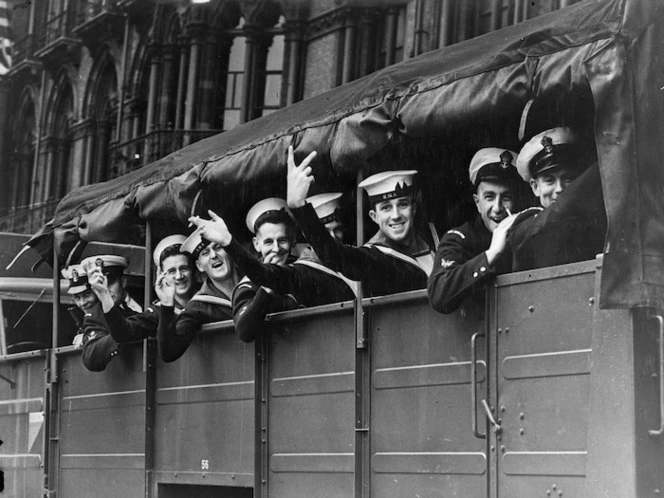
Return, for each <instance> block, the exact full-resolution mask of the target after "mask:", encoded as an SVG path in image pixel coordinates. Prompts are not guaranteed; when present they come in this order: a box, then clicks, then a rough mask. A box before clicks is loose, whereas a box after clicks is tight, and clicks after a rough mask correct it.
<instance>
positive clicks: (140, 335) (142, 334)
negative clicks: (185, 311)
mask: <svg viewBox="0 0 664 498" xmlns="http://www.w3.org/2000/svg"><path fill="white" fill-rule="evenodd" d="M160 307H161V305H160V304H159V302H158V301H156V302H154V303H152V304H151V305H150V306H148V307H147V308H146V309H145V311H143V312H142V313H137V314H136V315H133V316H130V317H128V318H125V317H124V316H122V313H121V312H120V310H119V308H118V306H113V308H111V310H110V311H109V312H108V313H106V314H105V315H104V317H105V318H106V323H108V330H109V331H110V332H111V336H113V339H115V340H116V341H117V342H118V343H120V344H122V343H124V342H133V341H141V340H143V339H147V338H148V337H155V336H156V334H157V326H158V325H159V308H160ZM180 313H182V307H180V305H179V304H177V302H176V304H175V314H176V315H179V314H180Z"/></svg>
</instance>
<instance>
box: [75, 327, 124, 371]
mask: <svg viewBox="0 0 664 498" xmlns="http://www.w3.org/2000/svg"><path fill="white" fill-rule="evenodd" d="M118 348H119V345H118V343H117V342H116V341H115V340H114V339H113V337H111V336H110V335H104V336H103V337H98V338H94V339H92V340H86V341H85V343H84V344H83V351H82V353H81V360H82V361H83V365H84V366H85V368H87V369H88V370H90V371H91V372H101V371H103V370H104V369H105V368H106V365H108V363H109V362H110V361H111V360H112V359H113V357H114V356H115V355H116V354H117V353H118Z"/></svg>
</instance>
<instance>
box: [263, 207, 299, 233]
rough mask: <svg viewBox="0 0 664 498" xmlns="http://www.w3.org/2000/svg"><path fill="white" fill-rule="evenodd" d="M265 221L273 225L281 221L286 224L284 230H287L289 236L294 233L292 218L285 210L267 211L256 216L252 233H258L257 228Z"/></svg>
mask: <svg viewBox="0 0 664 498" xmlns="http://www.w3.org/2000/svg"><path fill="white" fill-rule="evenodd" d="M265 223H272V224H274V225H278V224H279V223H283V224H284V225H286V230H287V231H288V236H289V237H292V236H293V234H294V233H295V226H294V223H293V219H292V218H291V217H290V215H289V214H288V213H287V212H286V211H283V210H279V211H267V212H265V213H263V214H261V215H260V216H259V217H258V218H256V222H255V223H254V233H258V229H259V228H260V227H261V226H262V225H264V224H265Z"/></svg>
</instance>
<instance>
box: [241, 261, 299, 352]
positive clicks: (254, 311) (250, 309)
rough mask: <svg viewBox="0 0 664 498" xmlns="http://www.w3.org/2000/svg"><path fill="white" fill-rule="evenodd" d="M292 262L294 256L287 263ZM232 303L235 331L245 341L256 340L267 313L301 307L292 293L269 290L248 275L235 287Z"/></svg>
mask: <svg viewBox="0 0 664 498" xmlns="http://www.w3.org/2000/svg"><path fill="white" fill-rule="evenodd" d="M229 254H230V253H229ZM292 262H293V258H289V260H288V261H287V264H289V263H292ZM232 303H233V322H234V323H235V331H236V332H237V335H238V337H239V338H240V339H241V340H242V341H244V342H251V341H253V340H254V338H255V337H256V330H258V328H259V327H262V326H263V324H264V322H265V316H266V315H268V314H270V313H277V312H279V311H288V310H294V309H297V308H299V307H300V306H299V303H298V302H297V300H296V299H295V298H294V297H293V296H292V295H290V294H277V293H276V292H273V291H272V290H270V291H268V290H267V289H266V288H265V287H262V286H260V285H257V284H255V283H254V282H252V281H251V280H249V278H247V277H244V278H243V279H242V280H240V282H239V283H238V284H237V285H236V286H235V289H233V298H232Z"/></svg>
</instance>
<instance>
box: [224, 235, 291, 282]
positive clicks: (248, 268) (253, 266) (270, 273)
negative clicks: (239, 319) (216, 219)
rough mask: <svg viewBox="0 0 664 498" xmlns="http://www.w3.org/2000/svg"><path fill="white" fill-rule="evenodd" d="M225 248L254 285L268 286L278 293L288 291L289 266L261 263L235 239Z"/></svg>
mask: <svg viewBox="0 0 664 498" xmlns="http://www.w3.org/2000/svg"><path fill="white" fill-rule="evenodd" d="M225 249H226V252H227V253H228V254H229V255H230V256H231V259H232V260H233V262H234V263H235V264H236V265H237V267H238V268H239V269H240V270H241V271H242V272H243V273H244V274H245V275H246V276H247V277H248V278H249V280H251V281H252V282H253V283H255V284H256V285H262V286H265V287H269V288H270V289H272V290H274V291H275V292H277V293H278V294H286V293H288V292H290V279H291V276H292V275H290V274H291V273H292V271H291V270H292V269H291V268H290V267H289V266H279V265H272V264H264V263H261V262H260V261H258V259H256V258H255V257H254V255H253V254H251V252H249V251H248V250H247V249H246V248H245V247H244V246H243V245H242V244H240V243H239V242H237V241H236V240H235V239H233V240H232V241H231V243H230V244H229V245H228V246H226V247H225Z"/></svg>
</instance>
